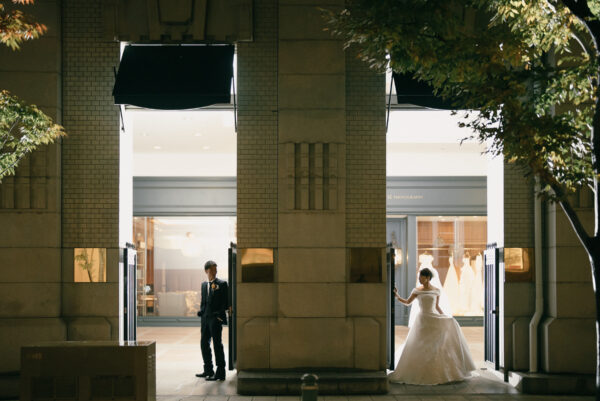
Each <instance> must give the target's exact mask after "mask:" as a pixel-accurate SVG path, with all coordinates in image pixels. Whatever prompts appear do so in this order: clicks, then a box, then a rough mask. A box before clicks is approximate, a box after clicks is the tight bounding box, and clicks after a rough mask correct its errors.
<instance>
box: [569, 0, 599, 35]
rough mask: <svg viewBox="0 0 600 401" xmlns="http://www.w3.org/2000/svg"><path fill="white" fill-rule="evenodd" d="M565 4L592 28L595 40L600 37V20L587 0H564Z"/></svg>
mask: <svg viewBox="0 0 600 401" xmlns="http://www.w3.org/2000/svg"><path fill="white" fill-rule="evenodd" d="M563 4H564V5H565V7H567V8H568V9H569V10H570V11H571V12H572V13H573V15H575V16H576V17H577V18H579V19H580V20H581V22H582V23H583V24H584V25H585V26H587V28H588V29H589V30H590V32H591V34H592V36H593V37H594V40H596V38H600V21H598V18H597V17H596V16H595V15H594V13H593V12H592V10H590V7H589V6H588V4H587V0H563Z"/></svg>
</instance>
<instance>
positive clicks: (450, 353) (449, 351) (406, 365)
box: [389, 288, 475, 385]
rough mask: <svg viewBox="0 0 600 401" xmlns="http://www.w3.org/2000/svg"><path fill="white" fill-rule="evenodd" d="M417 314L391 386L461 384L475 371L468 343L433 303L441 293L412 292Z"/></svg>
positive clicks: (435, 290)
mask: <svg viewBox="0 0 600 401" xmlns="http://www.w3.org/2000/svg"><path fill="white" fill-rule="evenodd" d="M412 293H414V294H417V298H416V300H415V301H413V302H418V303H419V306H420V309H421V311H420V313H419V315H418V316H417V317H416V319H415V322H414V324H413V326H412V327H411V328H410V330H409V332H408V337H407V338H406V342H405V343H404V349H403V350H402V354H401V355H400V360H399V361H398V365H396V369H395V370H394V371H393V372H392V373H390V375H389V379H390V381H391V382H394V383H406V384H427V385H433V384H442V383H448V382H454V381H461V380H464V379H466V378H468V377H470V372H471V371H472V370H475V363H474V362H473V358H471V353H470V352H469V347H468V345H467V340H466V339H465V337H464V336H463V334H462V332H461V330H460V327H459V325H458V323H457V322H456V320H455V319H454V318H453V317H452V316H446V315H440V314H439V313H438V312H437V310H436V308H435V304H436V300H437V298H438V297H439V296H440V290H439V289H437V288H436V289H434V290H417V289H416V288H415V289H414V290H413V292H412Z"/></svg>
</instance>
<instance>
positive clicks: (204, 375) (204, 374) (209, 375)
mask: <svg viewBox="0 0 600 401" xmlns="http://www.w3.org/2000/svg"><path fill="white" fill-rule="evenodd" d="M214 374H215V372H202V373H196V377H211V376H213V375H214Z"/></svg>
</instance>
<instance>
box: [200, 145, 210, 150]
mask: <svg viewBox="0 0 600 401" xmlns="http://www.w3.org/2000/svg"><path fill="white" fill-rule="evenodd" d="M209 149H210V146H208V145H204V146H202V150H209Z"/></svg>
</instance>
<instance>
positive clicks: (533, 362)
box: [529, 178, 544, 373]
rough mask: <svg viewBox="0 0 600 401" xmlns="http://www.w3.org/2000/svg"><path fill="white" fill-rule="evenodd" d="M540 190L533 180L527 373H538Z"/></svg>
mask: <svg viewBox="0 0 600 401" xmlns="http://www.w3.org/2000/svg"><path fill="white" fill-rule="evenodd" d="M539 190H540V184H539V181H538V179H537V178H536V180H535V187H534V195H533V215H534V217H533V219H534V220H533V224H534V236H535V239H534V241H535V242H534V263H535V313H534V315H533V318H532V319H531V321H530V322H529V371H530V372H531V373H536V372H537V371H538V359H539V357H538V348H539V347H538V339H539V336H538V327H539V325H540V321H541V320H542V314H543V313H544V282H543V275H542V200H541V199H540V197H539V196H537V194H538V192H539Z"/></svg>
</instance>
